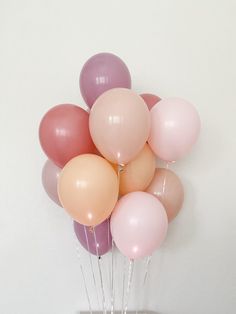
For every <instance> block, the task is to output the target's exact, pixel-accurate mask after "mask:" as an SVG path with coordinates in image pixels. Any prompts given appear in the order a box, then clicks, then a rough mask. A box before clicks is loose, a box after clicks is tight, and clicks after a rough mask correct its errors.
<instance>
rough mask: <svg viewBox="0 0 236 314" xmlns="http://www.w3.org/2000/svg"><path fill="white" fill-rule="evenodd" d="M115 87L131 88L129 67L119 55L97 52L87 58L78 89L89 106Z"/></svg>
mask: <svg viewBox="0 0 236 314" xmlns="http://www.w3.org/2000/svg"><path fill="white" fill-rule="evenodd" d="M116 87H124V88H131V77H130V72H129V69H128V68H127V66H126V64H125V63H124V62H123V61H122V60H121V59H120V58H119V57H117V56H116V55H114V54H112V53H98V54H96V55H94V56H92V57H91V58H90V59H88V60H87V62H86V63H85V64H84V66H83V68H82V71H81V73H80V91H81V94H82V96H83V98H84V101H85V102H86V104H87V105H88V106H89V107H90V108H91V107H92V105H93V104H94V102H95V100H96V99H97V98H98V96H100V95H101V94H102V93H104V92H105V91H107V90H109V89H112V88H116Z"/></svg>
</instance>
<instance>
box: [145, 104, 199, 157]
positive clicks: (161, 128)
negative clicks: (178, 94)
mask: <svg viewBox="0 0 236 314" xmlns="http://www.w3.org/2000/svg"><path fill="white" fill-rule="evenodd" d="M150 113H151V132H150V137H149V139H148V143H149V145H150V146H151V148H152V150H153V151H154V153H155V154H156V155H157V156H158V157H159V158H160V159H162V160H165V161H176V160H177V159H180V158H181V157H183V156H184V155H185V154H187V153H188V152H189V151H190V149H191V147H192V146H193V144H194V143H195V142H196V140H197V138H198V135H199V131H200V118H199V115H198V113H197V111H196V109H195V108H194V106H193V105H192V104H190V103H189V102H188V101H186V100H183V99H180V98H167V99H163V100H160V101H159V102H158V103H157V104H156V105H155V106H154V107H153V108H152V109H151V111H150Z"/></svg>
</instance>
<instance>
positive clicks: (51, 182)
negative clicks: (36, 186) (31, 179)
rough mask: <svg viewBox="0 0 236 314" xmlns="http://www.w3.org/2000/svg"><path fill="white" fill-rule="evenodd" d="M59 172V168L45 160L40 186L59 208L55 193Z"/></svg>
mask: <svg viewBox="0 0 236 314" xmlns="http://www.w3.org/2000/svg"><path fill="white" fill-rule="evenodd" d="M60 172H61V168H59V167H58V166H56V165H55V164H54V163H53V162H52V161H51V160H47V161H46V162H45V164H44V167H43V169H42V184H43V187H44V190H45V191H46V193H47V194H48V196H49V197H50V198H51V199H52V200H53V201H54V202H55V203H56V204H57V205H59V206H61V203H60V201H59V197H58V193H57V181H58V178H59V175H60Z"/></svg>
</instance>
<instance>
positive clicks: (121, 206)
mask: <svg viewBox="0 0 236 314" xmlns="http://www.w3.org/2000/svg"><path fill="white" fill-rule="evenodd" d="M167 228H168V219H167V215H166V212H165V209H164V207H163V205H162V204H161V202H160V201H159V200H158V199H157V198H156V197H154V196H153V195H151V194H149V193H146V192H132V193H129V194H126V195H125V196H123V197H122V198H121V199H120V200H119V201H118V203H117V205H116V207H115V209H114V211H113V213H112V216H111V233H112V237H113V240H114V242H115V244H116V246H117V247H118V248H119V250H120V251H121V252H122V253H123V254H124V255H125V256H127V257H128V258H130V259H137V258H141V257H144V256H148V255H150V254H152V253H153V252H154V251H155V250H156V249H157V248H158V247H159V246H160V245H161V244H162V242H163V241H164V239H165V236H166V233H167Z"/></svg>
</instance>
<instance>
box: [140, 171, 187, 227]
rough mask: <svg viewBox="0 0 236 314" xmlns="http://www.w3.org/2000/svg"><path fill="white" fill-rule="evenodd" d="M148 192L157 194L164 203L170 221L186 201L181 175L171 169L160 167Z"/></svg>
mask: <svg viewBox="0 0 236 314" xmlns="http://www.w3.org/2000/svg"><path fill="white" fill-rule="evenodd" d="M146 192H148V193H151V194H153V195H154V196H156V197H157V198H158V199H159V200H160V201H161V203H162V204H163V205H164V207H165V210H166V213H167V217H168V220H169V222H170V221H172V220H173V219H174V218H175V217H176V216H177V214H178V213H179V211H180V209H181V208H182V205H183V201H184V188H183V185H182V183H181V181H180V179H179V177H178V176H177V175H176V174H175V173H174V172H173V171H171V170H167V169H163V168H158V169H156V172H155V175H154V178H153V179H152V182H151V184H150V185H149V186H148V188H147V190H146Z"/></svg>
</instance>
